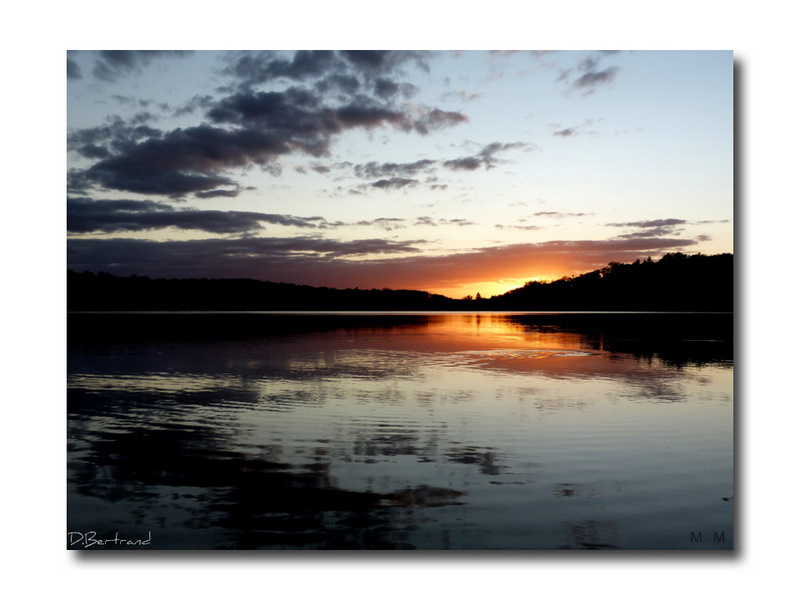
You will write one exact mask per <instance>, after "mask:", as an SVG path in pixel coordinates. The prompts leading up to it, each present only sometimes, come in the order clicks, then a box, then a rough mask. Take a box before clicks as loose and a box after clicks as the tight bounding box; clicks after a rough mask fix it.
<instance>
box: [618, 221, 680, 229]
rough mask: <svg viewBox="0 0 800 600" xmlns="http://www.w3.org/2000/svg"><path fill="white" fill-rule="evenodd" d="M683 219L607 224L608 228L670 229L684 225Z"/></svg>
mask: <svg viewBox="0 0 800 600" xmlns="http://www.w3.org/2000/svg"><path fill="white" fill-rule="evenodd" d="M685 224H686V221H685V220H683V219H655V220H653V221H630V222H628V223H609V224H608V225H609V226H610V227H645V228H646V227H672V226H675V225H685Z"/></svg>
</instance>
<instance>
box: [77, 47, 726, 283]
mask: <svg viewBox="0 0 800 600" xmlns="http://www.w3.org/2000/svg"><path fill="white" fill-rule="evenodd" d="M733 118H734V117H733V54H732V52H729V51H677V50H675V51H648V50H643V51H625V50H622V51H553V52H549V51H541V50H537V51H498V52H491V51H477V50H469V51H461V52H458V51H430V52H429V51H413V50H402V51H367V50H362V51H319V50H317V51H285V52H284V51H246V52H220V51H206V50H203V51H175V50H173V51H68V52H67V230H68V231H67V263H68V268H70V269H74V270H78V271H84V270H89V271H94V272H97V271H105V272H109V273H113V274H116V275H132V274H136V275H146V276H149V277H209V278H222V277H248V278H253V279H260V280H267V281H276V282H285V283H296V284H305V285H313V286H327V287H336V288H354V287H359V288H392V289H418V290H425V291H429V292H432V293H439V294H444V295H447V296H450V297H457V298H460V297H463V296H466V295H475V294H477V293H480V294H481V295H482V296H484V297H488V296H491V295H495V294H501V293H503V292H505V291H508V290H510V289H514V288H516V287H520V286H522V285H524V283H525V282H527V281H531V280H535V279H538V280H552V279H558V278H560V277H562V276H569V275H577V274H580V273H584V272H588V271H592V270H595V269H598V268H601V267H603V266H605V265H606V264H608V263H609V262H612V261H618V262H631V261H634V260H636V259H646V258H647V257H651V258H652V259H653V260H656V259H657V258H659V257H660V256H662V255H663V254H665V253H668V252H685V253H689V254H694V253H698V252H701V253H704V254H717V253H721V252H732V251H733V229H734V223H733V210H734V202H733V185H734V177H733Z"/></svg>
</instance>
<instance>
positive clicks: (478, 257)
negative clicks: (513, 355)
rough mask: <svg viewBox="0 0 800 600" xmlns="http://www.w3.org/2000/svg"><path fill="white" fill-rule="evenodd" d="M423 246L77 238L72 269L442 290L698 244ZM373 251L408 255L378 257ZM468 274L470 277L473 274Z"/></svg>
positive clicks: (70, 246)
mask: <svg viewBox="0 0 800 600" xmlns="http://www.w3.org/2000/svg"><path fill="white" fill-rule="evenodd" d="M420 243H422V241H421V240H416V241H405V242H403V241H391V240H384V239H371V240H355V241H352V242H343V241H337V240H325V239H320V238H314V237H300V238H242V239H235V240H233V239H214V240H191V241H182V242H174V241H173V242H153V241H147V240H130V239H110V240H101V239H70V240H68V242H67V261H68V267H69V268H71V269H74V270H77V271H83V270H90V271H107V272H110V273H114V274H118V275H131V274H137V275H147V276H150V277H249V278H253V279H261V280H267V281H284V282H289V283H301V284H307V285H316V286H328V287H339V288H346V287H362V288H371V287H376V288H382V287H390V288H395V289H423V290H424V289H428V290H431V289H442V288H447V287H456V286H460V285H462V284H463V283H465V280H467V281H475V282H479V281H494V280H497V279H505V278H520V277H522V278H524V277H526V274H527V273H529V274H530V277H531V278H533V277H534V276H536V275H537V274H539V273H543V272H544V273H550V272H552V270H553V269H554V265H556V267H557V269H558V270H559V271H560V272H564V273H573V274H578V273H584V272H588V271H592V270H594V269H598V268H601V267H604V266H606V265H607V264H608V263H609V262H612V261H618V262H632V261H634V260H636V259H637V258H644V257H646V256H650V255H652V256H654V257H655V256H657V255H658V254H660V253H663V252H671V251H681V250H685V249H686V248H689V247H691V246H693V245H695V244H697V241H696V240H690V239H661V238H654V239H647V240H645V239H634V240H622V239H615V240H575V241H551V242H545V243H541V244H513V245H507V246H497V247H490V248H479V249H475V250H472V251H469V252H460V253H454V254H448V255H443V256H430V255H421V253H420V251H419V247H418V245H419V244H420ZM373 254H387V255H390V254H403V255H407V256H401V257H393V258H383V259H370V260H365V259H364V258H363V257H364V256H366V255H373ZM465 275H466V277H465Z"/></svg>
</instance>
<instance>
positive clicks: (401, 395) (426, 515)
mask: <svg viewBox="0 0 800 600" xmlns="http://www.w3.org/2000/svg"><path fill="white" fill-rule="evenodd" d="M732 328H733V319H732V316H731V315H685V314H684V315H677V314H673V315H667V314H660V315H642V314H418V315H409V314H406V315H395V314H369V313H367V314H338V315H330V314H256V313H246V314H208V313H205V314H178V313H166V314H72V315H70V316H69V318H68V340H69V353H68V378H67V384H68V415H67V416H68V421H67V434H68V478H69V480H68V498H67V505H68V517H67V547H69V548H72V549H84V548H89V549H136V550H145V549H154V550H155V549H428V550H443V549H453V550H467V549H478V550H488V549H516V550H520V549H546V550H552V549H581V550H582V549H662V550H664V549H702V550H711V549H731V548H732V547H733V540H734V531H733V523H734V502H735V500H734V499H733V498H732V496H733V495H734V468H733V455H734V447H733V419H734V406H733V344H732Z"/></svg>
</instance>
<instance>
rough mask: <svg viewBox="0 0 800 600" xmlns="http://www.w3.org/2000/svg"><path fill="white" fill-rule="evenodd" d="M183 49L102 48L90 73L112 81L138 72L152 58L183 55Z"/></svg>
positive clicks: (186, 52) (185, 54)
mask: <svg viewBox="0 0 800 600" xmlns="http://www.w3.org/2000/svg"><path fill="white" fill-rule="evenodd" d="M189 54H191V51H185V50H102V51H100V52H98V53H97V58H96V60H95V63H94V69H93V70H92V74H93V75H94V76H95V77H96V78H97V79H100V80H101V81H106V82H113V81H116V80H117V79H119V78H120V77H123V76H126V75H130V74H136V73H140V72H141V70H142V68H143V67H146V66H147V65H149V64H150V62H152V61H153V60H154V59H157V58H171V57H183V56H188V55H189Z"/></svg>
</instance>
